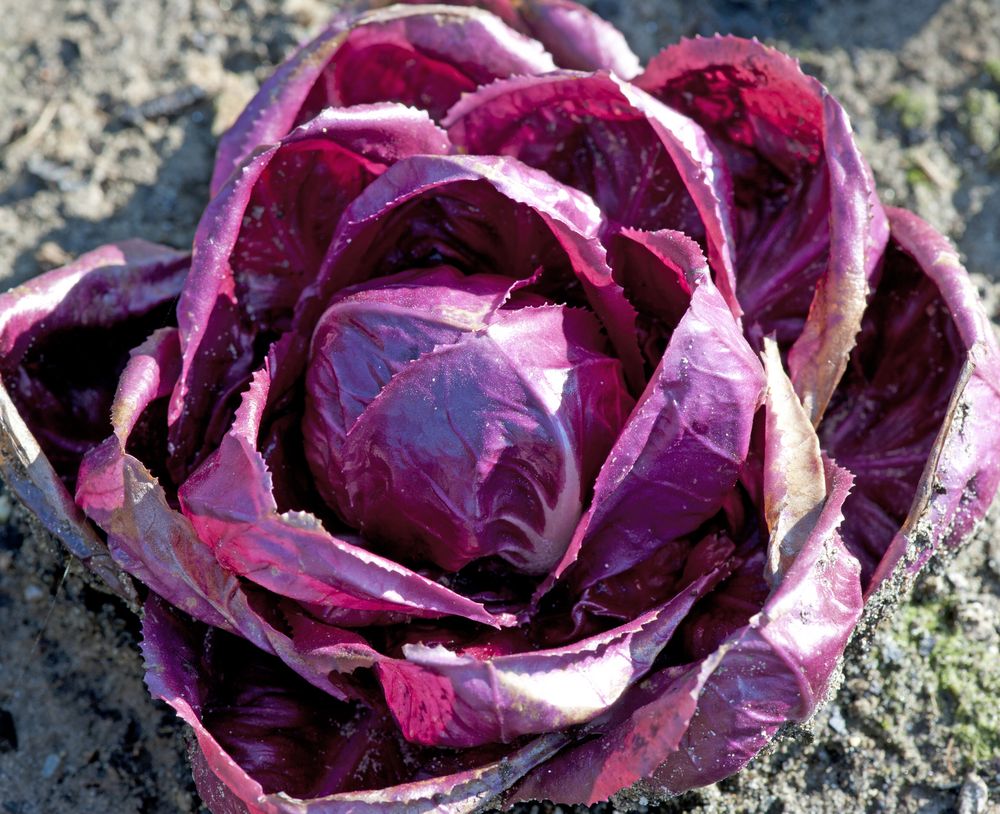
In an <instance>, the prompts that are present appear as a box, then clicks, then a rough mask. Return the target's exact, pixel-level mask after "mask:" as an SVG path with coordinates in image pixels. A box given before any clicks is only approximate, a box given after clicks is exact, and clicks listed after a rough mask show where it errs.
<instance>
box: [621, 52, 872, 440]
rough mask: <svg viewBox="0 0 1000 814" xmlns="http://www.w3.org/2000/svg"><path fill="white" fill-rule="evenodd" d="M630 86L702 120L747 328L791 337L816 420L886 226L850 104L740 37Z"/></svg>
mask: <svg viewBox="0 0 1000 814" xmlns="http://www.w3.org/2000/svg"><path fill="white" fill-rule="evenodd" d="M636 84H638V85H639V87H641V88H642V89H644V90H646V91H647V92H649V93H651V94H652V95H653V96H655V97H656V98H658V99H660V100H662V101H664V102H666V103H667V104H668V105H670V106H672V107H675V108H677V109H678V110H680V111H681V112H683V113H685V114H686V115H688V116H690V117H691V118H692V119H694V120H695V121H696V122H698V123H699V124H700V125H701V126H702V127H703V128H704V129H705V131H706V132H707V133H708V134H709V136H710V137H711V138H712V140H713V141H714V142H715V144H716V146H717V148H718V149H719V150H720V151H721V152H722V154H723V156H724V158H725V162H726V163H727V164H728V165H729V166H730V167H731V168H732V170H733V183H734V204H735V214H734V222H735V234H736V239H735V249H734V253H735V255H736V258H737V262H736V276H737V288H736V293H737V297H738V299H739V301H740V305H741V306H742V307H743V310H744V312H745V323H746V328H747V332H748V335H750V336H751V337H752V338H755V339H758V340H759V338H761V337H763V336H765V335H768V334H771V333H772V332H773V333H776V335H777V339H778V342H779V344H780V345H781V347H782V348H786V347H788V346H789V345H791V344H792V343H797V344H796V348H795V350H794V352H793V354H792V357H791V360H790V366H791V370H792V380H793V381H794V382H795V384H796V390H797V392H798V393H799V396H800V398H801V399H802V401H803V403H804V404H805V405H806V410H807V412H808V413H809V415H810V418H811V420H812V422H813V425H814V426H815V425H817V424H818V423H819V420H820V418H821V417H822V414H823V410H824V408H825V406H826V403H827V401H828V400H829V398H830V394H831V392H832V391H833V388H834V387H835V386H836V383H837V382H838V381H839V379H840V376H841V374H842V372H843V369H844V366H845V364H846V358H847V355H848V354H849V353H850V350H851V348H852V347H853V344H854V339H855V335H856V334H857V331H858V327H859V321H860V315H861V313H862V311H863V310H864V305H865V298H866V295H867V292H868V286H869V285H870V283H871V281H872V280H873V277H874V275H875V274H876V270H877V266H878V262H879V259H880V257H881V255H882V251H883V249H884V247H885V243H886V239H887V235H888V228H887V223H886V218H885V213H884V211H883V209H882V207H881V205H880V204H879V202H878V199H877V197H876V194H875V184H874V180H873V179H872V175H871V170H870V169H869V167H868V164H867V163H866V162H865V160H864V158H863V157H862V156H861V154H860V152H859V151H858V149H857V146H856V145H855V143H854V141H853V136H852V134H851V129H850V124H849V122H848V120H847V116H846V114H845V113H844V111H843V109H842V108H841V107H840V105H839V104H838V103H837V102H836V100H835V99H833V97H831V96H830V95H829V94H828V93H827V92H826V90H825V89H824V88H823V86H822V85H821V84H820V83H819V82H817V81H816V80H815V79H813V78H812V77H809V76H806V75H805V74H804V73H802V71H801V69H800V68H799V65H798V63H797V62H795V60H793V59H792V58H791V57H788V56H786V55H785V54H782V53H780V52H779V51H776V50H774V49H773V48H769V47H767V46H764V45H761V44H760V43H759V42H756V41H755V40H753V41H752V40H745V39H741V38H739V37H720V36H715V37H712V38H707V39H706V38H700V37H699V38H696V39H693V40H683V41H682V42H680V43H679V44H677V45H674V46H671V47H669V48H667V49H665V50H664V51H663V52H661V53H660V54H659V55H658V56H657V57H656V58H655V59H653V60H652V62H651V63H650V64H649V67H648V68H647V69H646V71H645V73H643V74H642V76H640V77H638V78H637V79H636Z"/></svg>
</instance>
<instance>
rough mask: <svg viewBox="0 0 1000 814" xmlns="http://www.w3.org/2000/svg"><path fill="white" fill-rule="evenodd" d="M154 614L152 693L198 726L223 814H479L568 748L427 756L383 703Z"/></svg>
mask: <svg viewBox="0 0 1000 814" xmlns="http://www.w3.org/2000/svg"><path fill="white" fill-rule="evenodd" d="M145 610H146V613H145V619H144V621H143V639H144V641H143V646H142V649H143V655H144V657H145V660H146V667H147V673H146V681H147V684H148V686H149V690H150V692H151V693H152V694H153V696H155V697H157V698H161V699H163V700H164V701H166V702H167V703H168V704H170V705H171V706H173V707H174V709H175V710H176V711H177V713H178V715H180V717H181V718H182V719H183V720H184V721H185V722H186V723H188V724H189V725H190V726H191V727H192V729H193V730H194V733H195V737H196V739H197V746H196V751H195V754H194V755H193V758H194V759H193V763H194V768H195V779H196V782H197V783H198V789H199V792H200V793H201V795H202V798H203V799H204V800H206V801H207V802H208V803H209V804H210V805H211V806H212V807H213V811H216V812H226V814H236V813H237V812H239V813H240V814H304V813H305V814H310V813H312V812H315V814H320V813H321V814H358V812H368V813H369V814H414V813H415V812H416V813H419V812H426V813H427V814H430V812H444V814H471V813H472V812H474V811H477V810H479V809H481V808H482V806H483V805H484V804H486V803H487V802H488V801H489V800H491V799H493V798H495V797H496V796H497V795H498V794H500V793H501V792H503V791H504V790H505V789H507V788H509V787H510V786H511V785H512V784H514V783H515V782H517V780H518V779H519V778H520V777H522V776H524V774H526V773H527V772H528V771H529V770H530V769H531V768H532V767H534V766H537V765H538V764H540V763H542V762H543V761H545V760H546V759H547V758H548V757H550V756H551V755H552V754H554V753H555V752H556V751H557V750H558V748H559V747H561V746H562V745H563V744H565V743H566V741H567V736H566V735H564V734H561V733H549V734H547V735H543V736H541V737H538V738H535V739H533V740H530V741H528V742H527V743H525V744H524V745H521V746H519V747H515V748H510V747H508V748H506V749H503V750H502V751H500V752H496V750H489V751H486V752H485V753H479V752H477V751H476V750H472V751H471V752H468V753H458V754H456V753H452V754H448V753H442V752H439V751H423V752H420V751H416V750H414V749H413V748H412V747H407V745H406V744H405V743H402V742H400V741H399V740H398V737H395V736H394V734H395V733H394V732H393V731H391V730H390V731H387V727H386V724H387V719H386V716H385V713H384V711H380V710H379V709H378V708H377V707H368V708H365V707H363V706H361V705H359V704H356V703H354V704H349V703H344V702H338V701H336V700H334V699H331V698H329V697H327V696H324V695H323V694H322V693H316V692H315V691H313V690H311V689H310V688H309V687H307V686H304V685H303V684H302V683H301V682H298V681H297V680H296V678H295V676H294V674H292V673H291V672H290V671H288V670H287V669H285V668H284V667H283V666H282V665H280V663H277V662H275V661H274V660H273V659H269V657H267V656H265V655H264V654H261V653H260V652H259V651H255V650H254V648H252V647H250V646H248V645H246V644H245V643H243V642H241V641H240V640H239V639H235V638H232V637H229V636H227V634H225V633H220V632H218V631H210V630H209V631H206V629H205V628H204V627H203V626H201V625H199V624H197V623H192V622H191V621H190V620H188V619H186V618H185V617H183V616H182V615H181V614H180V613H179V612H178V611H176V610H174V609H173V608H170V607H169V606H168V605H166V604H165V603H163V602H162V601H160V600H159V599H158V598H156V597H152V598H151V599H150V600H149V601H148V602H147V603H146V609H145ZM233 664H238V665H239V669H233ZM333 755H336V758H335V759H331V756H333ZM477 757H478V758H479V760H478V762H477ZM415 767H416V768H415Z"/></svg>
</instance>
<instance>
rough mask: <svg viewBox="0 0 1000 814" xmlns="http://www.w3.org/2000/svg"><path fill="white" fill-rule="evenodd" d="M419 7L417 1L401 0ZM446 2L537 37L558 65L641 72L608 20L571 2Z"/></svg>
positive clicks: (380, 2)
mask: <svg viewBox="0 0 1000 814" xmlns="http://www.w3.org/2000/svg"><path fill="white" fill-rule="evenodd" d="M396 2H397V0H375V1H374V2H363V1H362V2H361V3H360V5H362V6H375V7H383V6H389V5H395V3H396ZM403 2H404V3H407V4H412V5H420V4H421V3H420V0H403ZM443 5H448V6H478V7H479V8H482V9H485V10H486V11H489V12H491V13H492V14H495V15H496V16H497V17H499V18H500V19H501V20H503V21H504V23H506V24H507V25H508V26H510V27H511V28H512V29H514V30H515V31H520V32H521V33H522V34H525V35H527V36H529V37H532V38H533V39H536V40H538V41H539V42H540V43H541V44H542V45H544V46H545V48H546V49H547V50H548V52H549V53H550V54H552V56H553V57H554V58H555V61H556V64H557V65H558V66H559V67H560V68H571V69H573V70H579V71H596V70H602V69H604V70H609V71H613V72H614V73H616V74H618V75H619V76H620V77H622V78H623V79H631V78H632V77H633V76H635V75H636V74H638V73H639V71H640V70H641V66H640V64H639V58H638V57H637V56H636V55H635V54H634V53H633V52H632V49H631V48H629V45H628V42H627V41H626V40H625V36H624V35H623V34H622V33H621V32H620V31H619V30H618V29H617V28H615V27H614V26H613V25H611V23H609V22H607V21H605V20H603V19H601V17H600V16H598V15H597V14H595V13H594V12H593V11H591V10H590V9H589V8H586V7H585V6H581V5H580V4H579V3H575V2H573V0H444V3H443Z"/></svg>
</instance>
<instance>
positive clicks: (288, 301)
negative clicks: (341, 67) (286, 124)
mask: <svg viewBox="0 0 1000 814" xmlns="http://www.w3.org/2000/svg"><path fill="white" fill-rule="evenodd" d="M448 148H449V143H448V139H447V137H446V136H445V134H444V133H443V132H442V131H441V130H439V129H438V128H437V127H436V126H435V125H434V124H433V123H432V122H431V121H430V119H429V118H427V116H426V114H424V113H422V112H420V111H417V110H412V109H410V108H406V107H403V106H401V105H395V104H379V105H370V106H359V107H353V108H350V109H346V110H326V111H324V112H322V113H320V114H319V115H318V116H316V118H314V119H312V120H311V121H309V123H308V124H305V125H303V126H302V127H299V128H297V129H296V130H294V131H293V132H292V133H291V134H289V135H288V136H286V137H285V138H284V139H283V140H282V141H281V142H280V143H279V144H276V145H274V146H272V147H268V148H266V149H263V150H261V151H259V152H258V153H257V154H255V155H254V156H253V157H251V158H250V159H249V160H248V161H247V162H246V163H245V164H244V165H243V167H242V168H241V170H240V172H239V173H237V174H235V175H233V177H232V178H231V179H230V180H229V182H228V183H227V184H226V185H225V186H224V187H223V188H222V189H221V191H220V192H219V193H218V195H216V196H215V198H214V199H213V200H212V202H211V203H210V204H209V205H208V208H207V209H206V210H205V213H204V214H203V216H202V218H201V222H200V223H199V225H198V232H197V234H196V235H195V253H194V259H193V261H192V265H191V274H190V277H189V279H188V283H187V285H186V286H185V288H184V291H183V293H182V295H181V300H180V303H179V304H178V308H177V313H178V325H179V327H180V331H181V348H182V351H183V372H182V376H181V379H180V382H179V383H178V386H177V389H176V392H175V393H174V394H173V397H172V400H171V402H170V413H169V420H170V425H171V426H170V442H171V473H172V475H173V477H174V479H175V481H177V482H180V481H181V480H183V477H184V476H185V475H186V474H187V472H188V471H189V469H190V467H191V465H192V464H193V463H196V462H197V460H198V459H199V458H200V457H201V456H202V455H204V451H205V449H211V448H212V446H213V445H214V444H216V443H218V441H219V438H220V437H221V434H222V432H223V431H224V428H225V426H226V424H227V423H228V421H229V420H230V419H231V418H232V409H233V401H234V399H235V396H236V394H237V393H238V392H239V390H240V389H242V388H243V387H244V386H245V385H246V382H247V380H248V378H249V376H250V374H251V372H252V371H253V370H254V368H255V367H257V366H259V364H260V363H261V362H262V361H263V355H264V352H265V351H266V348H267V346H268V344H270V342H271V341H273V340H274V339H275V338H276V337H277V336H279V335H280V334H281V333H282V332H284V331H286V330H287V329H288V327H289V325H290V319H291V315H292V312H293V310H294V307H295V303H296V302H297V300H298V297H299V294H300V293H301V291H302V289H303V287H305V286H306V285H308V284H309V283H310V282H311V281H312V279H313V277H314V276H315V273H316V271H317V269H318V268H319V265H320V262H321V261H322V259H323V256H324V254H325V253H326V249H327V246H328V244H329V241H330V237H331V235H332V234H333V231H334V229H335V228H336V225H337V221H338V219H339V218H340V215H341V213H342V212H343V211H344V209H345V208H346V207H347V206H348V204H349V203H350V202H351V201H352V200H353V199H354V198H355V197H356V196H357V195H358V193H360V192H361V190H363V189H364V188H365V187H366V186H367V185H368V184H369V183H371V181H372V180H373V179H374V178H376V177H377V176H378V175H380V174H381V173H382V172H384V171H385V169H386V168H387V167H388V166H390V165H391V164H393V163H394V162H395V161H397V160H399V159H400V158H404V157H406V156H409V155H413V154H417V153H419V154H434V153H445V152H447V151H448Z"/></svg>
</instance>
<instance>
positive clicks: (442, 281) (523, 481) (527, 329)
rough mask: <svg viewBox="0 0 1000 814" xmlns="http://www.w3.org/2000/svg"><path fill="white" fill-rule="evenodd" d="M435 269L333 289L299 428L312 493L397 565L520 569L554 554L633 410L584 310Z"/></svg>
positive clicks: (544, 566) (547, 562)
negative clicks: (336, 292)
mask: <svg viewBox="0 0 1000 814" xmlns="http://www.w3.org/2000/svg"><path fill="white" fill-rule="evenodd" d="M510 289H511V280H510V279H509V278H505V277H500V276H498V275H486V274H474V275H471V276H464V275H462V274H461V273H460V272H458V271H457V270H456V269H454V268H450V267H444V268H438V269H432V270H421V271H416V272H403V273H401V274H397V275H394V276H393V277H388V278H382V279H379V280H376V281H374V282H372V283H368V284H365V285H363V286H358V287H355V288H353V289H350V290H349V291H348V292H345V293H344V294H343V295H341V296H338V297H337V298H336V299H335V301H334V302H333V303H331V305H330V307H329V308H328V309H327V310H326V312H325V313H324V314H323V316H322V318H321V319H320V321H319V324H318V325H317V327H316V331H315V333H314V334H313V339H312V349H311V351H310V355H309V363H308V371H307V373H306V384H305V386H306V406H305V413H304V416H303V423H302V431H303V433H304V439H305V449H306V457H307V459H308V461H309V466H310V468H311V470H312V473H313V477H314V478H315V479H316V485H317V488H318V489H319V491H320V493H321V494H322V495H323V497H324V498H325V499H326V500H327V502H328V504H329V505H330V506H331V507H333V508H334V509H335V510H336V512H337V514H339V516H340V517H341V519H343V520H344V522H346V523H347V524H348V525H350V526H352V527H354V528H356V529H358V530H359V531H360V532H361V533H362V534H363V535H364V537H365V539H366V540H367V541H368V542H369V543H370V544H371V545H372V546H373V547H375V548H377V549H379V550H383V551H386V552H388V553H391V554H392V555H394V556H395V557H396V558H398V559H400V560H403V561H409V562H417V563H419V562H420V561H421V560H430V561H431V562H434V563H436V564H437V565H439V566H440V567H442V568H444V569H446V570H449V571H457V570H459V569H461V568H462V567H463V566H465V565H467V564H468V563H470V562H472V561H473V560H476V559H480V558H483V557H491V556H496V557H500V558H502V559H504V560H506V561H507V562H509V563H510V564H512V565H513V566H515V567H516V568H517V569H519V570H522V571H524V572H526V573H529V574H539V573H545V572H547V571H548V570H549V569H550V568H551V567H552V566H553V565H555V564H556V562H557V561H558V560H559V558H560V557H561V556H562V555H563V553H564V552H565V550H566V548H567V546H568V545H569V541H570V537H571V536H572V534H573V530H574V528H575V527H576V524H577V522H578V521H579V519H580V515H581V514H582V512H583V508H584V505H585V501H586V500H587V498H588V496H589V491H590V484H591V483H592V481H593V478H594V476H595V474H596V468H597V467H598V466H599V465H600V463H601V462H602V461H603V459H604V456H605V455H606V454H607V451H608V450H609V449H610V447H611V444H612V442H613V441H614V438H615V437H616V435H617V434H618V430H619V429H620V427H621V426H622V424H623V422H624V420H625V417H626V415H627V413H628V410H629V408H630V406H631V401H632V400H631V398H630V397H629V395H628V392H627V390H626V389H625V384H624V381H623V379H622V373H621V364H620V363H619V362H618V360H617V359H614V358H612V357H610V356H608V355H607V354H606V352H605V351H606V350H607V348H606V344H607V343H606V340H605V339H604V338H603V336H602V335H601V331H600V324H599V322H598V321H597V319H596V318H595V317H594V315H593V314H591V313H589V312H587V311H584V310H580V309H574V308H570V307H567V306H565V305H557V304H554V303H547V302H545V301H544V300H543V299H542V298H540V297H538V296H523V295H522V296H516V295H515V298H514V299H513V300H511V299H510Z"/></svg>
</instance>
